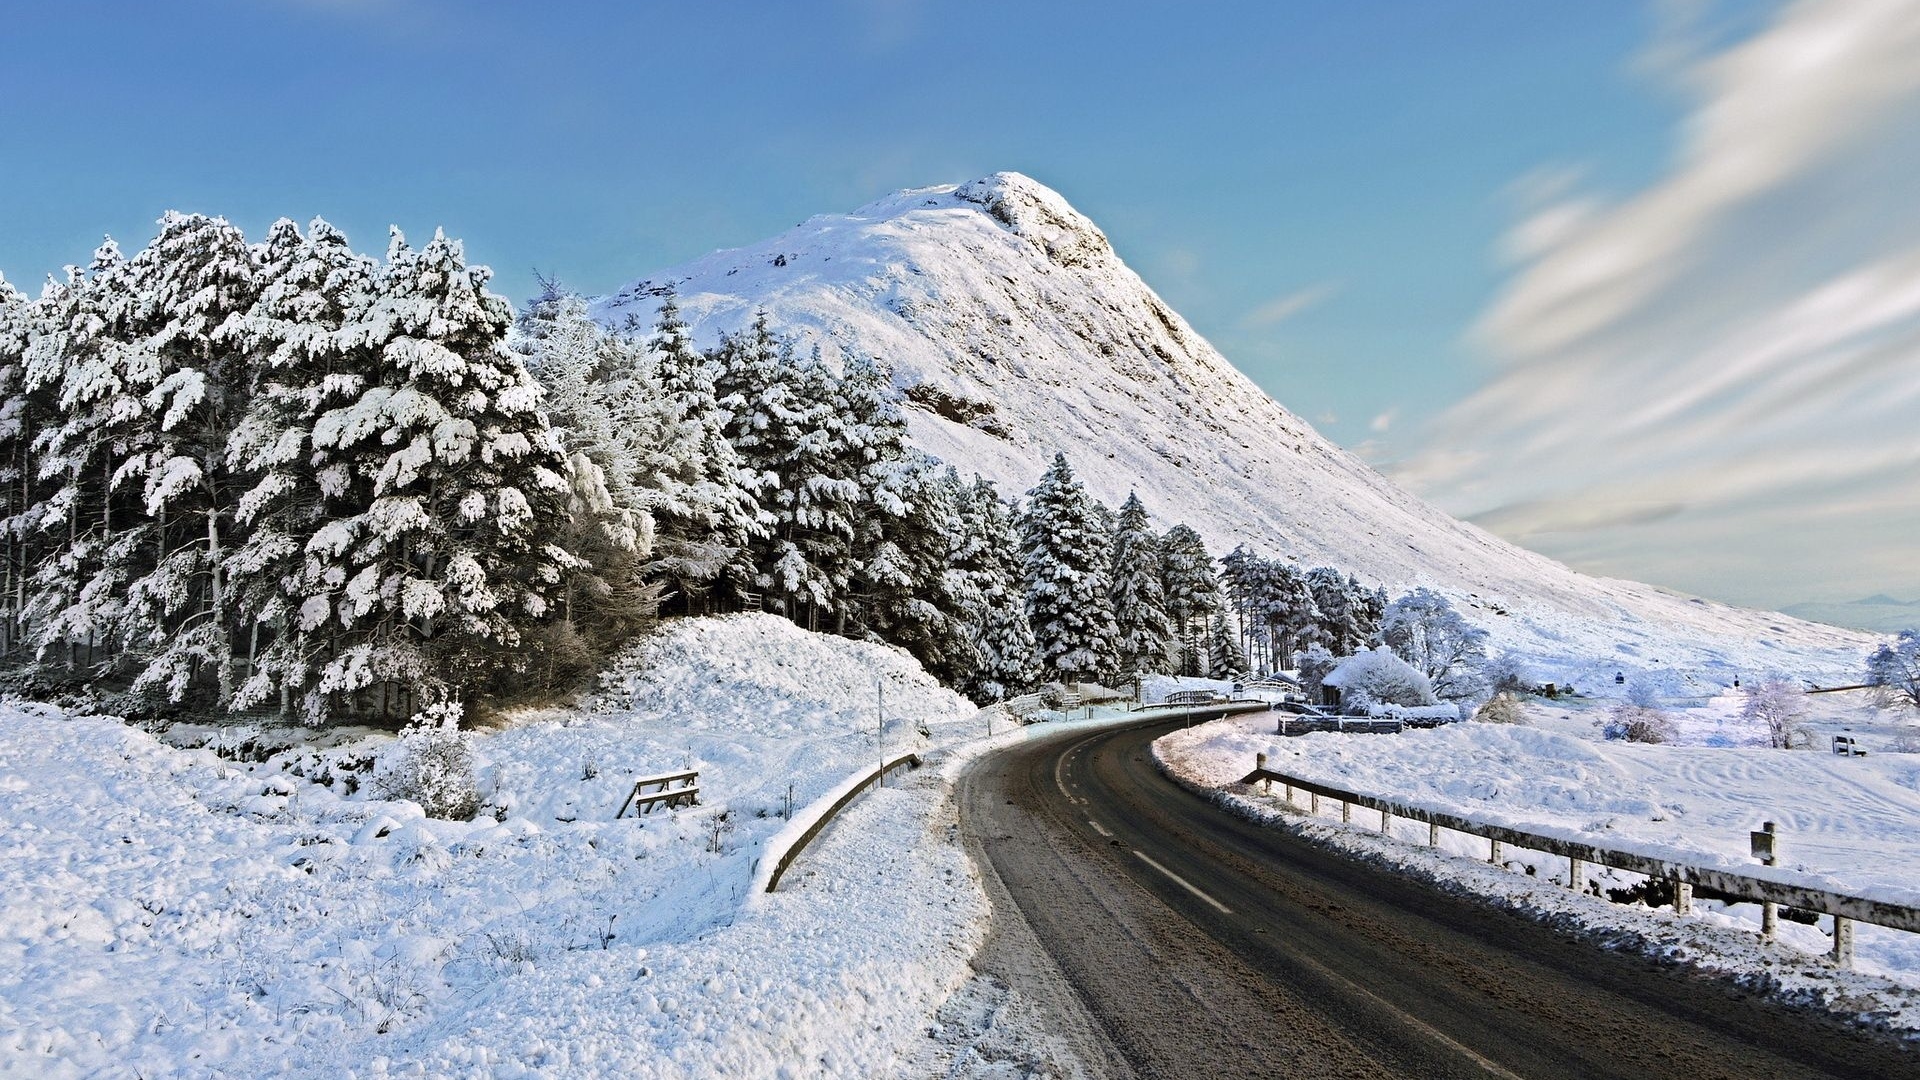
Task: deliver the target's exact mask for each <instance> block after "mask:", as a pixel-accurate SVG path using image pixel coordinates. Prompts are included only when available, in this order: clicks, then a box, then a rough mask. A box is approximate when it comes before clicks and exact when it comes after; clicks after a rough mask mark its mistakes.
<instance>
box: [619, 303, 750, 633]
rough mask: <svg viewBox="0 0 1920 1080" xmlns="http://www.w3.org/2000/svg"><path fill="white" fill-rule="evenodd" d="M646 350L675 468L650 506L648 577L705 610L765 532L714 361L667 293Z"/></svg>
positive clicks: (681, 602) (687, 606) (682, 602)
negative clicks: (731, 434) (731, 438)
mask: <svg viewBox="0 0 1920 1080" xmlns="http://www.w3.org/2000/svg"><path fill="white" fill-rule="evenodd" d="M647 347H648V349H649V350H650V351H651V353H652V359H653V365H654V370H655V371H656V372H657V378H658V380H659V384H660V393H661V395H662V398H663V400H664V401H665V403H666V404H667V406H668V409H669V412H668V415H669V417H670V419H671V428H670V430H669V434H668V436H667V438H666V440H665V442H664V448H665V449H666V450H667V451H668V452H669V453H671V454H673V455H675V458H676V460H677V461H678V463H679V467H678V468H672V469H662V470H661V474H662V476H663V478H664V481H665V482H663V483H662V484H661V488H660V491H659V495H658V498H657V501H656V502H655V503H654V505H653V515H654V551H653V560H652V562H651V563H650V564H649V565H648V568H647V570H648V573H649V574H650V575H652V576H653V577H654V578H655V579H656V580H658V581H660V582H661V583H662V584H664V585H665V586H666V587H667V588H669V589H671V590H673V592H674V593H677V594H678V600H677V604H678V606H680V607H681V609H682V610H685V611H688V612H690V613H698V612H701V611H704V610H706V608H707V604H708V602H709V594H710V593H711V592H712V590H713V589H714V587H715V584H716V583H718V582H720V581H721V580H722V578H723V575H724V574H725V573H726V569H727V567H728V566H730V565H737V564H738V563H739V562H740V560H741V559H742V557H743V556H744V553H745V552H746V549H747V543H748V541H749V540H751V539H753V538H754V537H756V536H761V535H763V534H764V533H765V531H766V528H765V525H764V523H763V522H762V521H761V519H760V511H759V506H758V504H757V503H756V502H755V501H754V496H753V492H752V490H750V489H749V488H748V486H747V483H746V481H745V480H744V478H743V468H744V466H743V465H742V463H741V460H740V454H739V452H738V451H736V450H735V449H734V448H733V444H732V443H730V442H728V441H727V433H726V424H727V416H726V413H725V411H724V410H722V409H721V407H720V402H719V399H718V396H717V394H716V392H715V388H714V374H715V364H714V362H713V361H712V360H711V359H710V358H708V357H706V356H704V355H702V354H701V353H700V352H699V351H698V350H696V349H695V348H694V347H693V337H692V335H691V334H690V333H689V332H688V330H687V324H686V322H685V321H684V320H682V319H681V318H680V306H679V304H678V303H677V302H676V301H675V299H674V297H673V294H672V293H668V294H667V295H666V297H665V298H664V299H663V300H662V302H661V305H660V317H659V319H658V321H657V322H656V323H655V325H654V332H653V337H652V338H651V339H649V340H648V342H647Z"/></svg>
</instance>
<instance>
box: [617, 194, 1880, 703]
mask: <svg viewBox="0 0 1920 1080" xmlns="http://www.w3.org/2000/svg"><path fill="white" fill-rule="evenodd" d="M669 287H671V288H672V289H674V290H675V291H677V292H678V294H679V297H680V302H681V304H682V306H683V308H684V313H685V315H686V317H687V318H688V319H689V321H690V322H692V323H693V325H694V330H695V333H696V335H697V339H698V341H699V342H700V344H702V345H711V344H713V343H714V341H715V340H717V338H718V336H719V334H720V333H721V332H723V331H731V330H736V329H739V328H741V327H743V326H745V325H746V324H747V323H748V322H750V321H751V320H752V318H753V315H754V313H755V312H756V311H757V310H760V309H765V310H766V311H768V312H769V313H770V315H771V317H772V321H773V322H774V324H775V325H776V326H777V327H778V328H780V329H781V330H783V331H786V332H789V333H796V334H799V335H800V336H802V337H803V338H805V339H807V340H809V341H811V342H815V343H818V344H820V345H821V347H822V348H823V350H825V351H827V352H829V353H839V354H843V355H845V354H852V355H867V356H874V357H879V358H881V359H882V360H883V361H885V362H886V363H888V364H890V365H892V367H893V370H894V373H895V380H896V382H897V383H898V384H899V385H900V386H901V387H902V388H904V389H905V391H906V393H907V395H908V399H909V404H910V406H912V407H911V408H910V409H909V415H910V417H911V424H912V430H913V435H914V438H915V439H916V440H917V441H918V442H919V443H920V445H921V446H922V447H923V448H925V449H926V450H927V451H929V452H930V453H932V454H934V455H936V456H938V457H940V458H942V459H944V460H946V461H948V462H951V463H953V464H956V465H958V466H960V467H961V468H962V469H963V470H967V471H978V472H980V473H983V474H985V475H987V476H988V477H990V478H992V479H994V480H996V481H997V482H998V483H999V484H1000V487H1001V490H1002V492H1003V493H1004V494H1020V493H1023V492H1025V491H1026V490H1027V489H1028V488H1029V487H1031V486H1032V485H1033V483H1034V482H1035V481H1036V480H1037V479H1038V478H1039V476H1040V474H1041V472H1042V470H1043V469H1044V467H1045V465H1046V462H1047V461H1048V459H1049V458H1050V457H1051V456H1052V455H1053V453H1054V452H1055V451H1056V450H1058V451H1064V452H1065V453H1066V454H1067V456H1068V457H1069V459H1070V460H1071V461H1072V463H1073V464H1074V466H1075V468H1076V470H1077V471H1079V473H1080V474H1081V476H1082V478H1083V479H1084V480H1085V482H1086V483H1087V484H1088V486H1089V488H1090V490H1091V491H1092V492H1093V493H1094V494H1095V495H1096V496H1098V497H1099V498H1101V499H1102V500H1103V501H1105V502H1107V503H1108V504H1109V505H1115V506H1117V505H1118V504H1119V503H1120V501H1121V500H1122V499H1124V498H1125V497H1126V494H1127V491H1128V490H1129V488H1133V487H1136V486H1137V487H1138V488H1139V491H1140V495H1141V498H1142V499H1143V500H1145V501H1146V503H1147V506H1148V509H1149V510H1150V511H1152V512H1153V513H1154V515H1155V516H1156V517H1157V518H1158V519H1159V521H1160V523H1161V525H1162V527H1164V526H1166V525H1170V524H1172V523H1174V522H1177V521H1185V522H1187V523H1188V524H1190V525H1192V526H1193V527H1194V528H1196V529H1197V530H1199V531H1200V533H1201V534H1202V535H1203V536H1205V537H1206V538H1207V540H1208V542H1209V544H1210V545H1211V546H1212V547H1213V549H1214V552H1215V554H1217V555H1218V554H1225V553H1226V552H1227V551H1228V550H1230V549H1231V548H1232V547H1233V546H1234V545H1235V544H1238V543H1240V542H1243V541H1244V542H1247V543H1249V544H1250V545H1251V546H1253V547H1254V548H1256V549H1258V550H1260V551H1262V552H1263V553H1267V554H1284V555H1288V556H1291V557H1294V558H1297V559H1298V561H1299V562H1300V563H1301V564H1303V565H1307V566H1312V565H1318V564H1327V565H1333V566H1336V567H1339V568H1342V569H1346V570H1351V571H1354V572H1357V573H1359V574H1361V575H1362V576H1363V577H1368V578H1371V579H1374V580H1376V581H1378V582H1380V583H1382V584H1385V585H1386V586H1387V587H1388V588H1389V589H1392V590H1396V591H1397V590H1400V589H1404V588H1407V587H1410V586H1413V585H1416V584H1426V585H1430V586H1433V587H1436V588H1439V589H1441V590H1442V591H1444V592H1447V593H1449V594H1451V595H1453V596H1455V597H1456V598H1458V599H1460V600H1462V601H1464V602H1465V603H1466V604H1467V605H1469V606H1470V608H1472V609H1475V610H1471V611H1470V612H1469V614H1470V615H1471V616H1472V618H1473V619H1474V620H1475V621H1477V622H1479V623H1481V624H1482V625H1485V626H1486V627H1487V628H1488V629H1489V630H1490V631H1491V632H1492V633H1493V635H1494V642H1495V645H1496V647H1498V646H1518V647H1520V648H1523V649H1524V650H1525V651H1527V652H1528V653H1531V654H1533V655H1535V656H1538V657H1541V658H1543V660H1545V661H1546V663H1545V664H1544V665H1543V668H1544V670H1543V671H1542V674H1543V675H1544V676H1546V677H1553V676H1554V675H1556V674H1560V673H1561V672H1563V671H1564V672H1567V673H1572V672H1574V671H1591V670H1594V669H1595V668H1597V667H1607V668H1609V669H1611V668H1613V667H1622V668H1626V669H1628V670H1633V669H1643V670H1647V671H1673V670H1682V671H1687V672H1698V673H1702V674H1705V675H1707V676H1708V677H1710V678H1717V679H1725V678H1728V677H1730V676H1731V675H1733V674H1735V673H1739V672H1756V671H1779V672H1786V673H1793V674H1799V675H1807V676H1811V677H1815V678H1819V679H1823V680H1838V679H1843V678H1847V677H1850V676H1852V675H1853V674H1855V673H1856V672H1857V669H1858V668H1859V665H1860V662H1861V658H1862V656H1863V655H1864V653H1865V651H1866V649H1867V642H1868V639H1867V637H1866V636H1864V635H1861V634H1857V633H1853V632H1849V631H1842V630H1836V629H1833V628H1831V627H1827V626H1820V625H1815V624H1811V623H1805V622H1800V621H1796V620H1793V619H1789V618H1787V617H1785V616H1781V615H1775V614H1765V613H1756V612H1750V611H1744V610H1740V609H1736V608H1730V607H1726V606H1724V605H1720V604H1716V603H1712V602H1708V601H1704V600H1697V599H1690V598H1686V597H1681V596H1676V595H1674V594H1671V593H1667V592H1664V591H1662V590H1659V589H1656V588H1653V587H1650V586H1646V585H1641V584H1637V583H1633V582H1625V581H1615V580H1603V579H1595V578H1591V577H1587V576H1584V575H1580V574H1577V573H1574V572H1573V571H1571V570H1569V569H1567V568H1566V567H1564V566H1562V565H1560V564H1558V563H1555V562H1553V561H1551V560H1549V559H1547V558H1545V557H1543V556H1540V555H1536V554H1534V553H1532V552H1528V551H1524V550H1521V549H1519V548H1517V547H1514V546H1513V545H1511V544H1508V543H1506V542H1504V541H1502V540H1500V539H1498V538H1496V537H1494V536H1492V535H1490V534H1488V533H1486V532H1484V531H1482V530H1480V529H1478V528H1475V527H1473V526H1471V525H1467V524H1464V523H1462V522H1459V521H1456V520H1454V519H1453V518H1451V517H1448V516H1447V515H1445V514H1443V513H1441V512H1440V511H1439V510H1437V509H1435V508H1434V507H1432V506H1429V505H1427V504H1426V503H1424V502H1422V501H1421V500H1419V499H1417V498H1415V497H1414V496H1412V495H1410V494H1408V493H1407V492H1405V491H1403V490H1401V489H1400V488H1398V487H1396V486H1394V485H1393V484H1392V483H1391V482H1389V481H1388V480H1386V479H1385V478H1383V477H1381V476H1380V475H1379V474H1378V473H1376V472H1374V471H1373V470H1372V469H1371V468H1369V467H1368V466H1367V465H1366V464H1365V463H1364V462H1362V461H1360V460H1359V459H1358V458H1356V457H1355V456H1353V455H1352V454H1350V453H1348V452H1346V451H1344V450H1342V449H1340V448H1339V447H1337V446H1334V445H1333V444H1332V443H1330V442H1328V441H1327V440H1326V439H1324V438H1322V437H1321V436H1320V435H1319V434H1318V433H1317V432H1315V431H1314V430H1313V428H1312V427H1311V426H1309V425H1308V424H1307V423H1306V422H1305V421H1303V420H1301V419H1300V418H1299V417H1296V416H1294V415H1293V414H1292V413H1290V412H1288V411H1287V410H1286V409H1285V408H1283V407H1281V406H1280V405H1279V404H1277V403H1276V402H1274V401H1273V400H1272V399H1271V398H1270V397H1268V396H1267V395H1266V394H1265V393H1264V392H1263V391H1261V390H1260V389H1259V388H1258V387H1257V386H1255V385H1254V384H1253V382H1252V381H1251V380H1249V379H1247V378H1246V377H1245V376H1244V375H1242V374H1240V373H1239V372H1238V371H1236V370H1235V369H1234V368H1233V367H1232V365H1230V364H1229V363H1228V362H1227V361H1226V359H1225V358H1224V357H1222V356H1221V355H1220V354H1219V353H1218V352H1216V351H1215V350H1214V349H1213V347H1212V346H1210V345H1209V344H1208V343H1207V342H1206V341H1205V340H1204V339H1202V338H1201V337H1200V335H1198V334H1197V333H1195V332H1194V330H1193V329H1192V328H1191V327H1190V326H1188V325H1187V324H1186V322H1185V321H1184V320H1182V319H1181V318H1180V316H1179V315H1178V314H1177V313H1175V312H1174V311H1173V310H1172V309H1171V308H1169V307H1168V306H1167V305H1166V304H1165V303H1164V302H1163V301H1162V300H1161V299H1160V298H1159V297H1158V296H1156V295H1155V294H1154V293H1153V291H1152V290H1151V289H1149V288H1148V287H1147V286H1146V284H1145V283H1144V282H1142V281H1141V280H1140V278H1139V277H1138V276H1136V275H1135V274H1134V273H1133V271H1131V270H1130V269H1128V268H1127V266H1126V265H1125V264H1124V263H1123V262H1122V261H1121V260H1120V258H1119V257H1118V256H1117V255H1116V254H1115V253H1114V251H1113V249H1112V247H1111V246H1109V244H1108V243H1107V240H1106V237H1105V236H1104V235H1103V234H1102V233H1101V232H1100V230H1099V229H1098V228H1096V227H1095V226H1094V224H1093V223H1092V222H1090V221H1089V220H1087V219H1086V218H1085V217H1083V216H1082V215H1080V214H1079V213H1078V212H1076V211H1075V210H1074V209H1073V208H1072V207H1071V206H1069V205H1068V204H1067V203H1066V201H1065V200H1064V199H1062V198H1061V197H1060V196H1059V195H1058V194H1057V193H1055V192H1053V191H1051V190H1049V189H1048V188H1046V187H1044V186H1042V185H1040V184H1038V183H1036V182H1035V181H1033V180H1031V179H1029V178H1027V177H1024V176H1021V175H1019V174H1016V173H999V174H995V175H993V176H990V177H986V178H984V179H981V180H976V181H973V182H971V183H968V184H962V185H959V186H943V187H934V188H923V189H916V190H909V191H903V192H899V193H896V194H894V195H891V196H888V197H886V198H884V199H880V200H878V201H876V202H873V203H871V204H869V205H867V206H864V207H861V208H860V209H858V210H856V211H854V212H852V213H850V214H839V215H823V216H820V217H815V218H812V219H809V220H808V221H806V222H804V223H802V224H801V225H799V226H797V227H796V228H794V229H792V230H790V231H789V232H787V233H784V234H782V235H781V236H778V237H775V238H773V239H771V240H768V241H766V242H764V243H760V244H756V245H753V246H751V247H746V248H740V249H736V250H730V251H720V252H716V253H714V254H712V255H709V256H707V257H705V258H703V259H699V260H696V261H694V262H691V263H688V264H686V265H683V266H679V267H674V268H671V269H668V270H664V271H661V272H659V273H657V274H653V275H651V276H649V277H647V278H645V279H643V280H640V281H637V282H634V283H633V284H631V285H628V286H627V287H625V288H623V289H621V290H620V291H619V292H617V293H615V294H613V295H611V296H607V297H603V298H601V299H600V300H599V301H598V302H597V303H596V305H595V313H596V315H597V317H599V318H600V319H601V320H602V321H603V322H606V323H608V324H610V325H615V326H618V325H622V324H624V323H625V322H626V321H627V319H628V318H629V317H631V318H634V319H637V320H638V321H639V322H640V323H641V324H642V325H646V324H650V323H651V321H652V320H653V318H654V315H655V312H656V311H657V309H658V306H659V297H660V296H661V295H662V294H663V293H664V292H665V290H666V289H667V288H669ZM1561 677H1562V678H1565V677H1566V676H1565V675H1562V676H1561Z"/></svg>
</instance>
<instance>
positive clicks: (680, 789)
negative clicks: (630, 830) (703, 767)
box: [613, 769, 700, 821]
mask: <svg viewBox="0 0 1920 1080" xmlns="http://www.w3.org/2000/svg"><path fill="white" fill-rule="evenodd" d="M649 788H651V789H652V790H651V791H649V790H648V789H649ZM698 805H700V773H699V771H698V770H696V769H689V770H687V771H685V772H672V773H661V774H660V775H658V776H643V777H641V778H640V779H638V780H635V781H634V782H633V790H632V791H629V792H627V801H626V802H623V803H621V804H620V812H619V813H617V814H615V815H613V820H615V821H619V820H620V819H621V818H623V817H626V816H627V808H628V807H632V808H633V816H635V817H639V816H640V815H641V814H650V813H652V812H653V808H654V807H656V806H664V807H666V808H667V809H669V810H671V809H673V808H674V807H676V806H698Z"/></svg>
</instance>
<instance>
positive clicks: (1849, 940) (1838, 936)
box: [1833, 915, 1853, 968]
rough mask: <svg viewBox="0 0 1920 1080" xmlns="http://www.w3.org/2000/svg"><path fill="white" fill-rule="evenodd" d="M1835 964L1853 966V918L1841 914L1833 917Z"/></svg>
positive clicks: (1841, 966) (1837, 965)
mask: <svg viewBox="0 0 1920 1080" xmlns="http://www.w3.org/2000/svg"><path fill="white" fill-rule="evenodd" d="M1833 964H1834V966H1835V967H1839V968H1850V967H1852V966H1853V920H1852V919H1849V918H1845V917H1844V916H1840V915H1835V916H1834V917H1833Z"/></svg>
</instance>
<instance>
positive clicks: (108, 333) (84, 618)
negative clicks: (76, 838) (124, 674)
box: [25, 239, 157, 679]
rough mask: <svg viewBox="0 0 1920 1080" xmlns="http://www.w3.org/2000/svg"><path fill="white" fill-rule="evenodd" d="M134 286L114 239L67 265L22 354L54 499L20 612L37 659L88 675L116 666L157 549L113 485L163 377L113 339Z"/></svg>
mask: <svg viewBox="0 0 1920 1080" xmlns="http://www.w3.org/2000/svg"><path fill="white" fill-rule="evenodd" d="M129 286H130V281H129V274H128V271H127V266H126V260H125V259H124V258H123V257H122V256H121V254H120V249H119V247H118V245H116V244H115V243H114V242H113V241H112V240H111V239H108V240H107V241H106V242H105V243H103V244H102V245H101V246H100V248H99V249H98V250H97V251H95V253H94V258H93V261H92V263H91V264H90V265H89V266H88V268H87V270H86V271H85V272H82V271H81V270H80V269H79V268H78V267H68V268H67V278H66V281H65V282H64V283H61V284H58V285H55V286H53V287H51V288H50V289H49V290H48V292H47V295H45V296H44V297H43V298H42V301H41V309H42V310H41V314H42V319H41V329H42V333H41V334H40V336H39V337H37V338H35V339H34V340H33V341H32V342H30V343H29V345H28V347H27V352H26V373H25V375H26V379H25V381H26V389H27V392H28V393H29V394H36V393H42V392H44V393H46V394H47V395H48V396H50V397H52V398H53V399H54V400H55V401H56V413H55V415H54V416H52V417H50V418H49V423H48V424H47V425H46V426H45V427H44V428H43V429H42V430H40V431H39V432H38V433H37V434H36V435H35V437H34V442H33V446H32V450H33V453H34V456H35V458H36V467H37V470H38V472H39V476H40V478H41V479H42V480H44V481H45V482H46V485H47V496H46V499H45V501H44V502H43V503H41V504H40V506H39V508H38V509H37V511H36V517H37V518H38V520H37V525H38V527H39V528H40V529H41V530H42V533H43V538H44V541H45V543H44V555H43V556H42V558H41V560H40V562H39V564H38V565H37V566H36V567H35V568H34V573H33V577H32V580H31V583H30V585H29V593H30V595H29V597H28V602H27V606H26V611H25V615H26V618H27V620H28V621H29V623H30V624H31V625H32V635H33V637H32V642H33V644H34V646H35V648H36V649H37V650H38V653H39V655H40V656H41V657H42V658H43V659H59V660H63V661H64V667H65V669H66V671H67V672H68V673H69V675H72V676H77V677H81V678H88V679H91V678H95V677H100V676H104V675H106V674H108V673H109V671H110V669H111V668H112V666H113V662H114V660H115V659H116V657H117V649H116V645H117V643H118V641H119V639H120V635H121V631H122V630H123V629H124V627H125V597H126V591H127V582H128V579H129V575H130V571H131V570H132V568H134V567H135V566H136V565H137V564H138V563H139V561H140V560H141V559H142V558H143V556H144V555H145V553H146V552H147V551H149V550H150V547H149V546H148V545H146V544H145V543H144V540H145V537H144V536H142V535H141V533H140V531H139V530H138V529H137V528H131V527H130V526H131V525H132V523H133V522H134V515H135V514H137V513H138V512H139V511H140V503H139V500H138V499H136V498H134V497H133V496H132V495H131V494H130V489H129V488H128V487H127V486H125V485H124V484H121V483H117V482H116V480H117V478H118V475H119V470H120V468H121V466H122V465H124V464H126V461H127V458H128V456H129V455H130V453H131V452H132V442H133V440H134V438H136V437H138V436H139V435H140V434H141V433H142V432H144V431H146V430H147V427H148V425H149V423H150V421H151V413H152V409H151V407H150V406H149V405H148V404H147V398H146V394H147V391H148V390H150V389H151V388H152V386H153V384H154V382H156V381H157V380H156V379H155V378H153V376H152V365H151V364H146V363H142V362H141V359H140V358H139V357H138V356H137V355H135V354H134V352H133V350H131V349H129V348H128V347H127V346H126V344H125V343H124V342H123V341H122V340H121V338H120V336H119V333H118V331H119V329H120V328H121V327H123V326H125V325H126V323H127V321H128V319H129V317H130V313H131V312H132V310H133V309H134V307H135V305H136V303H137V297H135V296H134V295H133V292H132V290H131V288H130V287H129ZM56 654H57V655H56Z"/></svg>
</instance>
